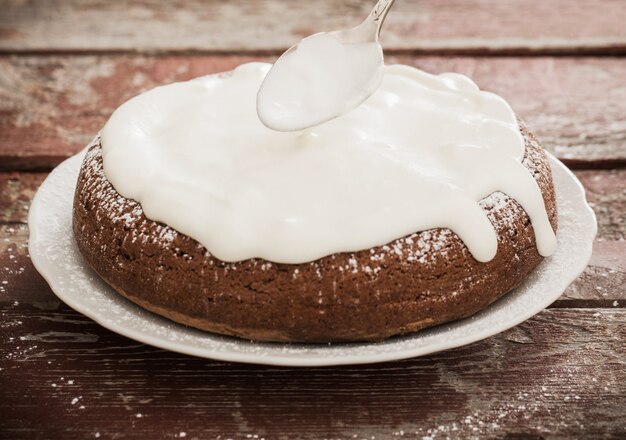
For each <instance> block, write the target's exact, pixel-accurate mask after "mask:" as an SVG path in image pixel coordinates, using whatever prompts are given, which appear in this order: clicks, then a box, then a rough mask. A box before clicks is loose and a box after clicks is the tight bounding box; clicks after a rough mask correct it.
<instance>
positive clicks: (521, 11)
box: [0, 0, 626, 53]
mask: <svg viewBox="0 0 626 440" xmlns="http://www.w3.org/2000/svg"><path fill="white" fill-rule="evenodd" d="M373 3H374V0H371V1H362V0H307V1H299V0H282V1H281V0H255V1H249V0H228V1H220V0H190V1H180V0H178V1H167V2H165V1H159V0H144V1H141V2H124V1H121V0H113V1H101V0H87V1H86V0H71V1H57V2H54V6H53V7H42V6H43V5H42V3H40V2H25V1H20V0H4V1H3V2H2V4H3V6H2V9H3V10H2V12H1V13H0V50H2V51H5V52H13V53H15V52H28V51H31V52H32V51H35V52H50V51H56V52H59V51H74V52H89V53H93V52H94V51H108V52H110V51H150V52H154V51H157V52H163V51H169V52H172V51H208V52H224V51H231V52H232V51H239V52H255V53H258V52H259V51H273V52H277V51H280V50H284V49H286V48H287V47H289V46H291V45H292V44H294V43H295V42H296V41H298V40H299V39H301V38H302V37H304V36H306V35H310V34H312V33H315V32H320V31H326V30H333V29H341V28H346V27H351V26H355V25H356V24H358V23H359V22H360V21H361V20H362V19H363V18H364V17H365V16H366V15H367V14H368V12H369V10H370V8H371V7H372V5H373ZM625 22H626V8H624V4H623V2H622V1H621V0H577V1H575V2H573V1H567V0H547V1H546V0H507V1H499V0H447V1H441V0H402V1H399V2H397V3H396V5H395V6H394V8H393V9H392V11H391V13H390V15H389V17H388V21H387V23H386V25H385V31H384V33H383V35H382V39H383V43H384V44H385V47H386V49H387V50H389V51H392V50H398V49H399V50H408V51H412V52H416V51H418V52H436V53H450V52H456V53H458V52H472V53H477V52H480V53H485V52H489V53H533V52H539V53H546V52H551V53H623V52H624V50H626V29H625V26H624V23H625Z"/></svg>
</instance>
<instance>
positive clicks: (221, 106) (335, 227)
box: [102, 63, 556, 263]
mask: <svg viewBox="0 0 626 440" xmlns="http://www.w3.org/2000/svg"><path fill="white" fill-rule="evenodd" d="M269 68H270V65H269V64H262V63H251V64H244V65H241V66H239V67H238V68H237V69H235V70H234V71H233V72H232V73H228V74H224V75H214V76H206V77H202V78H198V79H195V80H192V81H188V82H182V83H175V84H171V85H167V86H163V87H157V88H155V89H153V90H150V91H148V92H145V93H143V94H141V95H139V96H137V97H135V98H132V99H131V100H129V101H128V102H126V103H125V104H123V105H122V106H121V107H120V108H118V109H117V110H116V111H115V112H114V114H113V115H112V117H111V119H110V120H109V121H108V122H107V124H106V126H105V127H104V129H103V131H102V146H103V159H104V171H105V174H106V176H107V178H108V179H109V180H110V181H111V183H112V184H113V185H114V187H115V188H116V190H117V191H118V192H119V193H120V194H121V195H123V196H124V197H127V198H131V199H135V200H137V201H138V202H139V203H140V204H141V205H142V208H143V210H144V213H145V215H146V216H147V217H148V218H150V219H153V220H156V221H161V222H163V223H165V224H167V225H169V226H171V227H173V228H174V229H176V230H178V231H180V232H182V233H184V234H187V235H189V236H191V237H193V238H195V239H196V240H198V241H199V242H200V243H202V244H203V245H204V246H205V247H206V248H207V249H208V250H209V251H210V252H211V253H212V254H213V255H215V256H216V257H217V258H219V259H222V260H225V261H239V260H244V259H248V258H254V257H259V258H264V259H267V260H270V261H274V262H281V263H302V262H307V261H312V260H315V259H318V258H321V257H323V256H326V255H330V254H333V253H337V252H350V251H358V250H362V249H367V248H370V247H374V246H378V245H383V244H385V243H388V242H391V241H393V240H395V239H397V238H400V237H403V236H405V235H408V234H411V233H413V232H416V231H419V230H425V229H430V228H435V227H447V228H450V229H451V230H452V231H454V232H455V233H456V234H458V235H459V237H460V238H461V239H462V240H463V242H464V243H465V244H466V245H467V247H468V248H469V250H470V252H471V253H472V255H473V256H474V257H475V258H476V259H477V260H479V261H489V260H490V259H492V258H493V257H494V255H495V253H496V249H497V238H496V234H495V231H494V229H493V226H492V225H491V223H490V222H489V220H488V219H487V216H486V214H485V212H484V211H483V210H482V209H481V208H480V206H479V204H478V201H479V200H480V199H482V198H483V197H486V196H488V195H489V194H491V193H492V192H494V191H502V192H504V193H506V194H508V195H509V196H511V197H512V198H514V199H516V200H517V201H518V202H519V203H520V204H521V205H522V207H523V208H524V209H525V211H526V212H527V213H528V215H529V217H530V219H531V222H532V225H533V228H534V230H535V234H536V237H537V248H538V250H539V253H540V254H541V255H544V256H548V255H550V254H552V253H553V252H554V250H555V247H556V238H555V235H554V232H553V230H552V228H551V226H550V223H549V221H548V216H547V214H546V210H545V206H544V202H543V198H542V196H541V192H540V190H539V187H538V185H537V183H536V182H535V180H534V179H533V177H532V176H531V174H530V173H529V172H528V170H526V168H524V166H523V165H522V163H521V160H522V157H523V154H524V141H523V138H522V136H521V133H520V131H519V127H518V125H517V121H516V118H515V115H514V113H513V111H512V110H511V108H510V107H509V105H508V104H507V103H506V102H505V101H504V100H503V99H502V98H500V97H499V96H497V95H495V94H492V93H488V92H484V91H480V90H479V89H478V87H477V86H476V85H475V84H474V83H473V82H472V81H471V80H470V79H469V78H467V77H465V76H462V75H459V74H443V75H439V76H436V75H431V74H428V73H425V72H423V71H420V70H418V69H415V68H412V67H408V66H400V65H397V66H386V67H385V68H384V77H383V80H382V83H381V85H380V87H379V88H378V89H377V90H376V92H375V93H374V94H373V95H372V96H370V97H369V98H368V99H367V100H366V101H365V102H364V103H363V104H362V105H360V106H359V107H357V108H356V109H354V110H353V111H351V112H349V113H347V114H344V115H342V116H340V117H337V118H336V119H333V120H331V121H329V122H326V123H324V124H322V125H318V126H316V127H313V128H311V129H308V130H305V131H300V132H278V131H274V130H271V129H268V128H267V127H265V126H264V125H263V124H262V123H261V122H260V121H259V119H258V117H257V113H256V94H257V90H258V89H259V86H260V85H261V82H262V81H263V78H264V76H265V74H266V73H267V71H268V70H269Z"/></svg>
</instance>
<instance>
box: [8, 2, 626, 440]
mask: <svg viewBox="0 0 626 440" xmlns="http://www.w3.org/2000/svg"><path fill="white" fill-rule="evenodd" d="M372 2H373V1H358V0H342V1H333V0H309V1H296V0H293V1H280V0H256V1H244V0H235V1H228V2H218V1H217V0H204V1H203V0H190V1H182V0H178V1H172V2H161V1H158V0H150V1H149V0H144V1H141V2H139V1H137V2H122V1H109V2H105V1H98V0H88V1H79V0H68V1H49V2H24V1H18V0H0V168H1V172H0V283H1V284H0V310H1V311H2V318H1V320H0V341H1V345H0V437H1V438H7V439H18V438H49V439H61V438H62V439H74V438H76V439H87V438H140V439H157V438H188V439H192V438H198V439H200V438H202V439H204V438H219V439H227V438H242V439H247V438H250V439H260V438H266V439H273V438H345V439H352V438H358V439H361V438H365V439H389V438H399V439H400V438H478V437H481V438H482V437H488V438H491V437H495V438H507V439H520V438H537V439H538V438H600V437H612V438H626V370H625V364H626V348H625V345H626V343H625V337H626V311H625V309H624V306H625V305H626V294H625V293H624V286H625V285H626V283H625V281H626V242H625V241H624V238H625V235H626V225H625V221H624V215H625V213H626V189H625V188H626V169H625V168H624V165H625V164H626V59H624V55H626V25H625V23H626V2H624V1H623V0H583V1H576V2H571V1H568V0H550V1H544V0H507V1H498V0H449V1H442V0H441V1H437V0H423V1H417V0H415V1H411V0H399V1H398V2H397V5H396V6H395V7H394V9H393V10H392V12H391V14H390V16H389V18H388V22H387V25H386V27H385V30H384V33H383V40H384V45H385V48H386V54H387V58H388V62H403V63H408V64H412V65H416V66H419V67H420V68H423V69H425V70H428V71H432V72H443V71H449V70H452V71H458V72H462V73H465V74H468V75H470V76H472V77H473V78H474V79H475V80H476V81H477V82H478V84H479V85H480V86H481V87H483V88H485V89H489V90H492V91H494V92H497V93H499V94H501V95H502V96H504V97H505V98H506V99H507V100H509V102H510V103H511V104H512V105H513V107H514V108H515V109H516V110H517V112H518V113H519V114H520V115H521V116H522V117H523V118H524V119H525V120H526V121H527V123H528V125H529V127H530V128H531V129H532V130H533V131H535V132H536V134H537V135H538V136H539V137H540V139H542V141H543V142H544V144H545V146H546V147H547V148H548V149H549V150H550V151H551V152H553V153H555V154H556V155H557V156H558V157H559V158H561V160H563V161H564V162H565V163H566V164H568V165H569V166H571V167H572V168H574V169H575V173H576V175H577V176H578V178H579V179H580V180H581V181H582V182H583V184H584V185H585V187H586V189H587V191H588V198H589V201H590V202H591V203H592V205H593V208H594V209H595V211H596V214H597V215H598V223H599V233H598V237H597V241H596V242H595V245H594V254H593V258H592V261H591V264H590V265H589V267H588V268H587V269H586V270H585V272H584V274H583V275H582V276H581V277H580V278H579V279H578V280H577V281H576V282H574V283H573V284H572V285H571V286H570V287H569V289H568V290H567V291H566V292H565V293H564V294H563V296H562V297H561V298H560V299H559V300H558V301H556V302H555V303H554V304H553V305H552V306H551V307H550V308H548V309H547V310H545V311H543V312H542V313H540V314H538V315H537V316H535V317H534V318H532V319H530V320H528V321H527V322H525V323H523V324H521V325H519V326H517V327H515V328H513V329H511V330H509V331H507V332H505V333H502V334H500V335H497V336H494V337H491V338H489V339H486V340H484V341H481V342H478V343H475V344H472V345H469V346H466V347H462V348H458V349H454V350H449V351H445V352H442V353H438V354H435V355H431V356H425V357H421V358H416V359H410V360H406V361H402V362H393V363H386V364H380V365H365V366H354V367H342V368H321V369H288V368H268V367H261V366H252V365H239V364H228V363H221V362H212V361H209V360H205V359H197V358H193V357H189V356H183V355H178V354H175V353H169V352H166V351H162V350H158V349H156V348H152V347H149V346H146V345H142V344H139V343H137V342H134V341H132V340H129V339H126V338H124V337H121V336H118V335H116V334H114V333H111V332H110V331H107V330H105V329H103V328H102V327H100V326H98V325H97V324H95V323H94V322H92V321H90V320H89V319H87V318H85V317H83V316H82V315H80V314H78V313H76V312H74V311H73V310H71V309H70V308H68V307H67V306H65V305H63V304H62V303H61V302H60V301H59V300H58V299H57V298H56V297H55V296H54V295H53V294H52V292H51V291H50V289H49V288H48V286H47V285H46V283H45V282H44V281H43V279H42V278H41V277H40V276H39V275H38V274H37V272H36V271H35V269H34V268H33V265H32V263H31V262H30V260H29V257H28V249H27V245H28V243H27V240H28V227H27V225H26V217H27V212H28V207H29V203H30V200H31V199H32V197H33V195H34V193H35V191H36V189H37V187H38V185H39V184H40V183H41V182H42V180H43V179H44V178H45V177H46V173H47V172H48V171H50V170H51V169H52V168H53V167H54V166H55V165H57V164H58V163H59V162H61V161H62V160H64V159H65V158H67V157H69V156H70V155H72V154H74V153H76V152H78V151H79V150H80V149H81V148H82V147H83V145H85V144H86V142H88V141H89V140H90V139H91V137H92V136H93V135H94V133H96V131H97V130H98V129H99V128H101V127H102V125H103V123H104V122H105V121H106V120H107V118H108V116H109V115H110V113H111V112H112V111H113V109H115V108H116V107H117V106H118V105H119V104H121V103H122V102H123V101H124V100H125V99H127V98H129V97H131V96H133V95H135V94H136V93H138V92H139V91H141V90H145V89H147V88H150V87H153V86H155V85H158V84H162V83H167V82H171V81H176V80H184V79H188V78H192V77H194V76H198V75H203V74H208V73H211V72H216V71H222V70H226V69H229V68H231V67H233V66H236V65H238V64H239V63H242V62H246V61H251V60H272V59H274V58H275V56H276V55H277V54H279V53H280V52H281V51H282V50H284V49H285V48H286V47H288V46H289V45H291V44H292V43H293V42H294V41H296V40H298V39H299V38H300V37H302V36H305V35H308V34H310V33H313V32H316V31H321V30H329V29H335V28H340V27H346V26H349V25H352V24H355V23H357V22H358V20H359V19H360V18H361V17H364V16H365V14H366V13H367V10H368V8H369V7H370V3H372ZM127 3H128V4H127ZM220 3H223V4H220Z"/></svg>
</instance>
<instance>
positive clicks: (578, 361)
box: [0, 304, 626, 439]
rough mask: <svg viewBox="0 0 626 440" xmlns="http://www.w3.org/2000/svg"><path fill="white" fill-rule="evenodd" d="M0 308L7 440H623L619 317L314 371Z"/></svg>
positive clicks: (528, 327)
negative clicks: (191, 351)
mask: <svg viewBox="0 0 626 440" xmlns="http://www.w3.org/2000/svg"><path fill="white" fill-rule="evenodd" d="M0 310H2V316H3V324H2V331H1V332H0V340H1V343H2V345H0V347H2V349H1V351H0V353H1V355H0V375H1V376H0V377H2V378H3V382H4V383H5V384H10V386H5V387H3V388H2V396H3V398H2V399H0V413H1V414H2V415H3V416H2V417H1V418H0V432H2V433H4V435H5V436H6V438H12V439H19V438H29V439H31V438H64V439H75V438H76V439H85V438H97V437H100V438H116V437H122V436H123V437H124V438H181V437H186V438H255V439H260V438H267V439H270V438H303V439H307V438H329V437H330V438H344V439H348V438H359V439H361V438H367V439H371V438H378V439H380V438H423V437H425V436H428V438H446V437H452V438H479V437H480V438H484V437H489V438H544V437H549V438H600V437H603V436H612V437H613V438H618V437H619V436H623V435H624V434H626V431H625V430H624V429H625V427H624V424H623V416H624V409H625V408H626V397H625V396H626V368H625V367H626V351H625V350H624V345H623V341H624V338H626V311H625V310H584V309H579V310H561V309H553V310H548V311H544V312H542V313H541V314H539V315H537V316H536V317H535V318H533V319H531V320H529V321H527V322H525V323H523V324H521V325H519V326H517V327H516V328H514V329H511V330H509V331H507V332H505V333H502V334H500V335H497V336H494V337H491V338H488V339H486V340H484V341H481V342H478V343H475V344H472V345H469V346H466V347H461V348H458V349H454V350H449V351H446V352H442V353H437V354H435V355H431V356H426V357H422V358H416V359H411V360H407V361H402V362H394V363H387V364H379V365H364V366H354V367H341V368H323V369H287V368H272V367H261V366H252V365H241V364H225V363H219V362H213V361H209V360H205V359H198V358H192V357H188V356H183V355H178V354H175V353H170V352H165V351H162V350H158V349H155V348H152V347H149V346H145V345H142V344H139V343H136V342H133V341H131V340H129V339H126V338H123V337H120V336H117V335H115V334H113V333H111V332H109V331H107V330H105V329H103V328H101V327H99V326H98V325H96V324H94V323H93V322H92V321H90V320H88V319H86V318H84V317H82V316H81V315H79V314H77V313H75V312H73V311H71V310H69V309H67V308H66V307H59V308H58V309H54V310H40V309H38V308H36V307H30V306H26V305H24V304H18V305H9V306H3V307H2V308H1V309H0ZM507 434H508V435H515V437H507V436H506V435H507ZM220 436H221V437H220Z"/></svg>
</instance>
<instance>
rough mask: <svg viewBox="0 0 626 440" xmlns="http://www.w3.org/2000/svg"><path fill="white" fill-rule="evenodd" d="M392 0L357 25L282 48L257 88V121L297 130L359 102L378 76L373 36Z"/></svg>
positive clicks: (378, 53) (379, 50)
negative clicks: (281, 52)
mask: <svg viewBox="0 0 626 440" xmlns="http://www.w3.org/2000/svg"><path fill="white" fill-rule="evenodd" d="M394 2H395V0H379V1H378V3H376V6H374V9H373V10H372V12H371V13H370V14H369V15H368V16H367V18H366V19H365V20H364V21H363V22H362V23H361V24H359V25H358V26H356V27H354V28H352V29H344V30H337V31H332V32H322V33H319V34H315V35H312V36H309V37H306V38H304V39H303V40H302V41H300V42H299V43H298V44H296V45H294V46H292V47H291V48H289V49H288V50H287V51H286V52H285V53H283V54H282V55H281V56H280V58H278V60H277V61H276V63H275V64H274V66H273V67H272V68H271V69H270V70H269V72H268V73H267V75H266V77H265V80H264V81H263V83H262V84H261V87H260V88H259V91H258V94H257V114H258V115H259V119H260V120H261V122H262V123H263V124H265V125H266V126H268V127H269V128H272V129H274V130H278V131H297V130H302V129H305V128H308V127H311V126H315V125H318V124H321V123H323V122H327V121H329V120H331V119H334V118H336V117H337V116H340V115H341V114H344V113H346V112H348V111H350V110H352V109H354V108H356V107H358V106H359V105H360V104H361V103H363V102H364V101H365V100H366V99H367V98H368V97H369V96H370V95H371V94H372V93H374V91H375V90H376V89H377V88H378V85H379V84H380V81H381V80H382V67H383V66H384V59H383V52H382V47H380V44H379V42H378V39H379V35H380V30H381V27H382V25H383V22H384V20H385V18H386V17H387V13H388V12H389V9H390V8H391V6H392V5H393V4H394Z"/></svg>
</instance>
